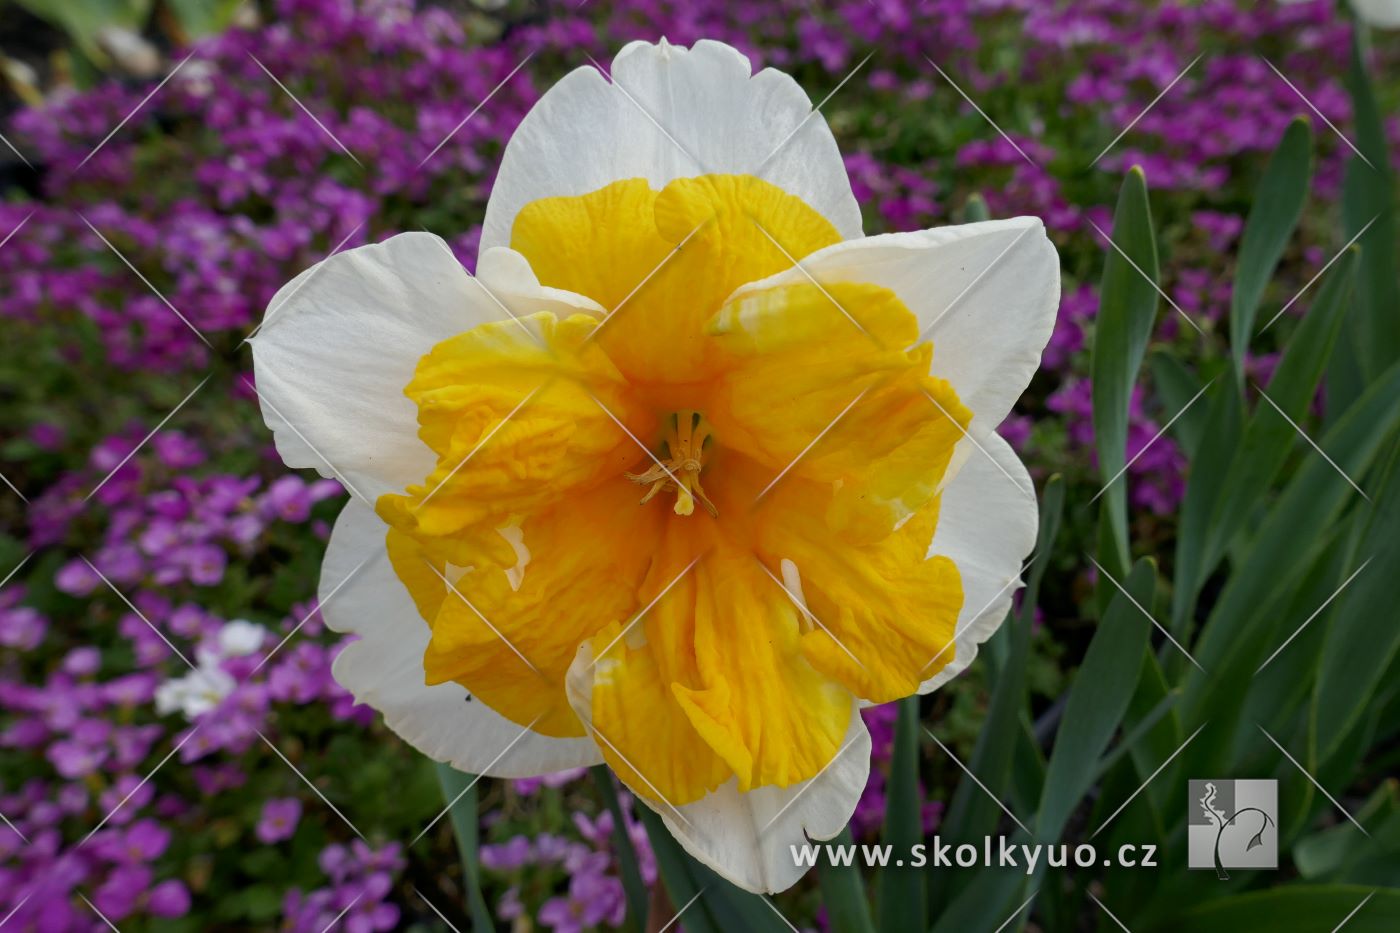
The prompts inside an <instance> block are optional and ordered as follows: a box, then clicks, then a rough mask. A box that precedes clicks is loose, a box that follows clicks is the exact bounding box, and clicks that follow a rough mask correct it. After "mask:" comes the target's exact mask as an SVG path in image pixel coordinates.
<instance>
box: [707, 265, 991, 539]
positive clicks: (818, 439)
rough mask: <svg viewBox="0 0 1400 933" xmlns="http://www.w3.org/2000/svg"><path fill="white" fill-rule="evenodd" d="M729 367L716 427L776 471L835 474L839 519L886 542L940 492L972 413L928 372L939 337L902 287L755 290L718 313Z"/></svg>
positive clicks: (714, 411)
mask: <svg viewBox="0 0 1400 933" xmlns="http://www.w3.org/2000/svg"><path fill="white" fill-rule="evenodd" d="M707 331H708V333H709V334H710V335H711V336H712V337H713V338H714V342H715V343H716V344H717V345H718V346H719V347H720V348H721V349H722V353H723V356H722V359H721V365H722V366H723V368H724V371H725V375H724V377H723V379H722V380H720V382H719V388H718V389H717V391H716V393H715V395H714V397H713V398H714V404H713V405H712V407H711V408H710V409H709V410H708V411H707V412H706V417H707V418H709V420H710V422H711V424H713V425H714V429H715V433H716V434H717V436H720V437H722V438H724V440H725V443H726V444H728V445H730V446H734V447H738V448H740V449H742V450H743V451H744V452H745V453H747V454H748V455H750V456H752V457H753V458H754V459H755V460H757V461H759V462H760V463H763V464H764V465H766V466H767V467H768V468H769V469H770V470H771V471H772V478H774V479H776V478H777V476H778V475H779V474H781V473H783V472H784V471H789V470H790V472H791V473H792V474H793V475H794V476H798V477H805V478H807V479H811V480H814V481H817V482H821V483H826V484H830V485H831V486H832V487H833V488H834V489H835V490H836V494H835V496H834V497H832V499H831V501H830V502H829V503H828V504H827V515H828V521H829V523H830V525H831V527H832V530H834V531H837V532H839V533H841V534H842V535H843V536H844V537H845V538H846V539H848V540H850V541H853V542H861V543H869V542H874V541H879V540H882V539H883V538H885V537H886V536H887V535H889V534H890V532H892V531H893V530H894V529H895V528H897V527H898V526H899V525H900V523H902V522H904V521H906V520H908V518H909V516H911V515H913V514H914V513H915V512H917V511H918V510H919V509H920V508H922V507H923V506H924V505H925V504H926V503H927V502H928V501H929V500H930V499H931V498H932V497H933V495H934V494H935V493H936V492H937V490H938V485H939V483H940V481H941V480H942V477H943V474H944V471H945V470H946V469H947V467H948V464H949V462H950V461H951V458H952V454H953V448H954V446H955V445H956V444H957V442H958V440H959V439H961V437H962V430H963V428H964V427H965V426H966V425H967V423H968V422H969V421H970V420H971V418H972V414H971V412H969V411H968V410H967V409H966V408H965V407H964V406H963V405H962V404H961V403H960V402H959V401H958V399H957V396H956V394H955V393H954V392H953V389H952V387H951V386H949V385H948V384H947V383H946V382H944V381H943V380H940V379H935V378H933V377H931V376H929V375H928V372H929V366H930V362H931V359H932V354H933V348H932V346H931V345H929V344H927V343H922V344H916V343H915V341H916V339H917V337H918V323H917V321H916V320H915V318H914V315H913V314H912V313H911V312H910V311H909V309H908V308H906V307H905V306H904V304H903V303H902V302H900V300H899V299H898V297H896V296H895V294H894V293H893V292H891V291H889V290H888V289H885V288H881V287H879V286H875V285H864V284H848V283H836V284H832V285H829V286H820V285H817V284H814V283H806V284H800V285H788V286H781V287H777V288H770V289H762V290H758V291H752V292H748V293H746V294H744V295H741V296H739V297H738V298H736V299H735V300H734V301H731V302H730V303H729V304H727V305H726V306H725V307H724V308H723V310H721V311H720V312H719V313H718V314H716V315H715V316H714V317H713V318H712V319H711V320H710V321H709V323H708V327H707Z"/></svg>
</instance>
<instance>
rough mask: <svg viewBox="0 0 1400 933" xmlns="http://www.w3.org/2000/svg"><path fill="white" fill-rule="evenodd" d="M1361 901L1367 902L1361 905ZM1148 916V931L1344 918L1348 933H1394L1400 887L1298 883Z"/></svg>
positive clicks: (1200, 931)
mask: <svg viewBox="0 0 1400 933" xmlns="http://www.w3.org/2000/svg"><path fill="white" fill-rule="evenodd" d="M1368 897H1369V898H1370V899H1369V900H1367V898H1368ZM1362 901H1366V903H1365V905H1364V906H1361V902H1362ZM1358 907H1360V909H1359V910H1358V909H1357V908H1358ZM1353 910H1355V911H1356V913H1355V914H1352V911H1353ZM1348 915H1350V919H1349V920H1348V919H1347V917H1348ZM1152 920H1153V921H1154V922H1153V926H1152V927H1151V929H1157V930H1190V931H1191V933H1238V931H1239V930H1333V929H1336V928H1337V927H1338V925H1339V924H1341V923H1342V921H1343V920H1346V926H1345V927H1344V929H1345V930H1346V933H1393V931H1395V930H1397V929H1400V891H1396V890H1393V889H1389V888H1380V889H1378V888H1366V887H1361V886H1359V885H1358V886H1351V885H1307V884H1296V885H1291V886H1288V887H1281V888H1272V889H1270V890H1267V891H1254V892H1251V893H1249V894H1238V895H1235V896H1233V897H1226V898H1220V899H1219V900H1210V901H1206V902H1205V903H1204V904H1200V905H1198V906H1194V907H1188V908H1187V909H1186V910H1184V911H1182V912H1180V913H1176V914H1171V913H1162V914H1158V915H1157V916H1155V917H1153V918H1152Z"/></svg>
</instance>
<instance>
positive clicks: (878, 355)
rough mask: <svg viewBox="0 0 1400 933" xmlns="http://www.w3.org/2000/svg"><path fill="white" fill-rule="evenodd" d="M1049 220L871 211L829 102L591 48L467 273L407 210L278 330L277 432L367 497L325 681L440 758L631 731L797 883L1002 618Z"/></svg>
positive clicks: (699, 829)
mask: <svg viewBox="0 0 1400 933" xmlns="http://www.w3.org/2000/svg"><path fill="white" fill-rule="evenodd" d="M1058 295H1059V273H1058V262H1057V258H1056V254H1055V250H1054V248H1053V247H1052V246H1051V244H1050V242H1049V241H1048V239H1047V238H1046V236H1045V233H1044V229H1043V226H1042V224H1041V223H1040V221H1039V220H1036V219H1034V218H1017V219H1013V220H1000V221H992V222H986V223H975V224H969V225H966V226H959V227H945V228H941V229H936V230H924V231H919V232H915V233H897V234H889V235H883V236H874V237H868V238H863V236H862V233H861V219H860V212H859V209H858V208H857V205H856V201H855V198H854V197H853V196H852V193H851V187H850V183H849V180H848V178H847V176H846V172H845V168H844V165H843V163H842V160H841V156H840V154H839V153H838V151H837V148H836V143H835V140H834V139H833V137H832V134H831V132H830V130H829V129H828V127H827V125H826V123H825V121H824V120H823V118H822V116H821V115H820V114H819V113H817V112H814V111H813V109H812V106H811V104H810V102H809V100H808V98H807V97H806V95H805V94H804V93H803V91H802V90H801V89H800V88H799V87H798V85H797V84H796V83H795V82H794V81H793V80H792V79H791V78H790V77H789V76H787V75H785V74H783V73H781V72H778V71H774V70H772V69H766V70H763V71H761V72H759V73H758V74H753V73H752V71H751V68H750V64H749V62H748V60H747V59H746V58H744V56H743V55H741V54H740V53H739V52H737V51H736V50H734V49H733V48H730V47H729V46H726V45H722V44H719V43H715V42H700V43H698V44H696V45H695V46H694V47H693V48H690V49H685V48H679V47H676V46H672V45H668V44H667V43H665V42H662V43H660V44H656V45H653V44H648V43H641V42H638V43H633V44H631V45H628V46H627V47H626V48H624V49H623V50H622V51H621V52H620V53H619V54H618V55H617V57H616V58H615V59H614V61H613V63H612V69H611V75H610V76H605V75H603V74H601V73H600V72H599V71H598V70H595V69H593V68H581V69H579V70H576V71H574V72H572V73H571V74H569V75H567V76H566V77H565V78H564V79H563V80H561V81H560V82H559V83H558V84H557V85H556V86H555V87H554V88H552V89H551V90H550V91H549V92H548V93H546V94H545V95H544V96H543V98H542V99H541V100H540V101H539V103H538V104H536V105H535V107H534V108H533V109H532V110H531V111H530V113H529V114H528V115H527V116H526V117H525V119H524V120H523V121H522V123H521V125H520V127H519V129H518V130H517V131H516V133H515V135H514V137H513V138H512V140H511V141H510V144H509V145H508V146H507V148H506V151H505V153H504V156H503V158H502V162H501V166H500V172H499V175H498V177H497V180H496V182H495V187H494V189H493V191H492V194H491V198H490V202H489V204H488V205H487V210H486V217H485V221H484V228H483V231H482V236H481V251H480V256H479V259H478V263H477V269H476V275H475V276H472V275H469V274H468V273H467V272H466V271H465V270H464V269H463V268H462V267H461V265H459V264H458V263H457V261H456V260H454V258H453V256H452V254H451V252H450V251H449V250H448V248H447V246H446V244H445V243H443V241H441V240H440V239H438V238H437V237H435V236H432V235H429V234H427V233H406V234H403V235H400V236H396V237H393V238H391V239H389V240H387V241H385V242H383V243H380V244H377V245H373V246H365V247H361V248H359V249H353V250H350V251H347V252H343V253H341V254H339V255H336V256H333V257H332V258H330V259H327V260H326V261H324V262H322V263H320V264H319V265H317V266H315V267H313V268H311V269H309V270H307V271H306V272H304V273H302V275H300V276H299V277H297V278H296V279H294V280H293V281H292V282H290V283H289V284H288V285H287V286H286V287H285V288H283V289H282V291H280V292H279V293H278V294H277V296H276V297H274V298H273V300H272V303H271V306H270V310H269V312H268V315H267V317H266V319H265V324H264V326H263V328H262V330H261V333H260V334H259V336H258V337H257V339H256V340H255V342H254V359H255V365H256V375H257V387H258V391H259V394H260V396H261V398H262V402H263V414H264V417H265V418H266V420H267V423H268V425H269V426H270V427H271V429H272V431H273V433H274V436H275V439H276V443H277V448H278V450H279V451H280V453H281V455H282V458H283V459H284V460H285V461H286V462H287V464H288V465H290V466H293V467H314V468H316V469H318V470H320V471H321V472H323V473H325V474H326V475H334V476H337V477H339V478H340V479H341V480H342V481H343V482H344V483H345V484H346V485H347V486H348V487H349V488H350V489H351V490H352V492H354V493H355V494H356V498H355V499H354V500H353V501H351V502H350V504H348V505H347V506H346V508H345V511H344V513H343V514H342V515H341V517H340V519H339V520H338V522H337V523H336V526H335V530H334V532H333V533H332V535H331V540H330V544H329V547H328V550H327V553H326V558H325V564H324V568H323V579H322V588H321V598H322V601H323V603H324V613H325V615H326V618H327V620H328V623H329V625H330V626H331V627H332V628H333V629H336V630H338V631H342V632H351V633H354V634H355V635H358V636H359V639H358V640H357V641H356V642H354V643H353V644H351V645H350V646H349V647H348V648H347V649H346V650H345V651H344V652H343V653H342V654H341V655H340V656H339V658H338V659H337V661H336V664H335V675H336V677H337V679H338V680H339V681H340V683H342V684H343V685H344V686H345V687H346V688H347V689H349V690H351V691H352V692H353V693H354V694H355V696H356V697H357V698H358V699H359V700H360V701H361V702H364V703H368V704H370V705H372V706H374V707H375V708H377V709H378V710H380V711H381V712H382V713H383V715H384V719H385V721H386V722H387V723H388V725H389V727H390V728H392V729H393V730H395V731H396V732H397V733H398V734H399V735H401V736H402V737H403V738H405V739H406V740H407V741H409V742H410V743H412V744H413V745H414V746H416V747H417V748H419V749H420V750H422V751H423V752H424V753H425V754H427V755H428V756H430V757H432V758H435V759H438V760H440V761H446V762H450V763H451V764H453V765H454V766H456V767H457V768H460V769H462V770H464V771H468V772H476V773H483V774H488V775H495V776H502V777H521V776H527V775H535V774H540V773H544V772H551V771H557V770H561V769H565V768H575V767H580V766H585V765H594V764H597V763H599V762H606V763H607V764H608V765H609V766H611V768H612V769H613V770H614V771H615V772H616V773H617V775H618V777H619V778H620V779H621V780H622V781H623V782H624V783H625V784H626V785H627V787H629V788H630V789H631V790H632V792H633V793H635V794H636V795H637V797H638V798H640V799H641V800H642V801H643V802H645V804H646V805H648V806H650V807H652V808H653V809H654V810H656V811H657V813H659V814H660V816H661V817H662V818H663V819H664V821H665V824H666V825H667V826H668V827H669V828H670V830H671V831H672V832H673V833H674V834H675V835H676V837H677V838H678V839H679V840H680V841H681V842H682V843H683V844H684V846H685V847H686V849H687V850H688V851H690V852H691V853H692V854H693V855H694V856H695V857H696V858H698V859H699V860H701V861H702V862H704V863H705V864H707V865H709V866H711V867H712V868H714V869H715V870H716V871H718V872H719V873H720V874H721V875H723V876H724V877H726V878H728V879H730V880H732V881H733V882H735V883H736V884H738V885H740V886H742V887H744V888H747V889H749V890H754V891H776V890H782V889H783V888H786V887H788V886H789V885H791V884H792V883H793V882H794V881H795V880H796V879H797V878H798V877H799V876H800V874H801V871H802V870H801V868H799V867H798V866H797V865H796V864H795V862H794V859H793V857H792V854H791V851H790V849H789V846H790V845H792V844H799V843H802V842H804V841H805V840H806V838H807V837H811V838H814V839H825V838H830V837H831V836H833V835H835V834H836V833H838V832H839V831H840V830H841V828H842V827H843V826H844V825H845V824H846V822H847V820H848V819H849V817H850V815H851V813H852V810H853V809H854V807H855V803H856V800H857V798H858V796H859V795H860V793H861V790H862V788H863V787H864V785H865V783H866V778H867V775H868V772H869V750H870V740H869V736H868V735H867V733H866V731H865V728H864V726H863V725H862V722H861V718H860V716H859V710H860V709H861V707H862V706H863V705H868V704H872V703H884V702H887V701H890V700H894V699H897V698H900V697H904V696H907V695H910V694H913V693H916V692H918V693H923V692H927V691H930V690H933V689H935V688H936V687H938V686H939V685H940V684H942V683H944V682H946V681H947V680H948V679H949V678H951V677H953V676H955V675H956V674H957V673H958V672H959V671H961V670H963V669H964V668H966V667H967V665H968V664H969V663H970V662H971V661H972V658H973V656H974V655H975V654H976V652H977V646H978V644H979V643H980V642H982V641H984V640H985V639H986V638H987V637H988V636H989V635H990V634H991V633H992V632H993V631H994V630H995V629H996V627H997V626H998V624H999V623H1000V621H1001V620H1002V618H1003V617H1004V616H1005V614H1006V611H1007V608H1008V605H1009V603H1010V600H1011V597H1012V592H1013V590H1014V589H1015V588H1016V586H1017V585H1018V584H1019V574H1020V569H1021V562H1022V560H1023V559H1024V558H1025V557H1026V555H1027V554H1028V553H1029V551H1030V549H1031V547H1032V544H1033V542H1034V537H1035V530H1036V506H1035V497H1034V490H1033V487H1032V485H1031V483H1030V480H1029V478H1028V476H1027V475H1026V472H1025V469H1024V468H1023V467H1022V465H1021V464H1020V462H1019V461H1018V459H1017V458H1016V456H1015V455H1014V454H1013V453H1012V451H1011V450H1010V448H1009V447H1008V446H1007V444H1006V443H1005V442H1004V441H1002V440H1001V439H1000V438H999V437H998V436H997V434H996V433H995V432H994V428H995V427H996V425H997V424H998V422H1000V421H1001V420H1002V419H1003V418H1004V417H1005V416H1006V414H1007V412H1008V411H1009V410H1010V408H1011V405H1012V403H1013V402H1014V401H1015V400H1016V398H1017V396H1019V395H1020V393H1021V392H1022V390H1023V389H1024V388H1025V387H1026V384H1027V383H1028V382H1029V380H1030V378H1031V375H1032V373H1033V372H1034V370H1035V368H1036V366H1037V364H1038V361H1039V357H1040V352H1041V349H1042V348H1043V347H1044V345H1045V343H1046V341H1047V339H1048V337H1049V334H1050V330H1051V325H1052V322H1053V318H1054V313H1055V308H1056V306H1057V303H1058Z"/></svg>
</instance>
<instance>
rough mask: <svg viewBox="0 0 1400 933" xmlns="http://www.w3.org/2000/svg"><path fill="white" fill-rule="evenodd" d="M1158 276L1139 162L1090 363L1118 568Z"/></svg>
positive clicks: (1118, 224) (1109, 265)
mask: <svg viewBox="0 0 1400 933" xmlns="http://www.w3.org/2000/svg"><path fill="white" fill-rule="evenodd" d="M1115 245H1116V248H1115ZM1120 251H1121V252H1120ZM1156 282H1157V241H1156V236H1155V234H1154V233H1153V231H1152V210H1151V207H1150V206H1149V205H1148V202H1147V181H1146V179H1145V178H1144V176H1143V173H1142V169H1140V168H1137V167H1134V168H1133V169H1132V170H1131V171H1129V172H1128V174H1127V177H1125V178H1124V179H1123V187H1122V189H1121V190H1120V191H1119V194H1118V207H1117V210H1116V211H1115V212H1114V215H1113V243H1111V244H1110V245H1109V246H1108V247H1107V254H1106V258H1105V260H1104V269H1103V280H1102V284H1101V287H1100V301H1099V315H1098V323H1097V324H1096V326H1095V331H1094V349H1093V360H1092V364H1091V365H1092V370H1093V405H1094V438H1095V443H1096V447H1097V451H1098V455H1099V473H1100V475H1101V476H1102V478H1103V481H1104V483H1105V484H1107V483H1109V482H1110V481H1111V482H1112V485H1111V486H1110V488H1109V489H1108V491H1107V492H1106V493H1104V508H1105V509H1106V512H1107V516H1108V517H1107V522H1108V526H1107V533H1108V535H1109V537H1110V539H1111V547H1109V548H1108V549H1107V550H1101V551H1100V559H1101V560H1103V561H1104V562H1105V564H1106V566H1107V567H1108V569H1109V570H1110V571H1112V572H1113V573H1115V574H1119V575H1121V574H1123V573H1125V572H1126V571H1127V567H1128V495H1127V485H1126V483H1125V481H1124V479H1123V477H1121V476H1119V475H1118V474H1119V473H1120V471H1121V470H1122V469H1123V466H1124V463H1125V462H1126V458H1127V444H1128V401H1129V398H1130V396H1131V395H1132V391H1133V383H1134V382H1135V381H1136V380H1137V374H1138V368H1139V367H1140V366H1141V365H1142V357H1143V354H1144V353H1145V352H1146V350H1147V340H1148V337H1150V336H1151V334H1152V322H1153V319H1154V317H1155V316H1156V314H1157V289H1156Z"/></svg>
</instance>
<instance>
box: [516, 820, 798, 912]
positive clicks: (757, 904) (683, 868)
mask: <svg viewBox="0 0 1400 933" xmlns="http://www.w3.org/2000/svg"><path fill="white" fill-rule="evenodd" d="M638 816H639V817H641V820H642V825H643V826H645V827H646V831H647V838H648V839H650V840H651V848H652V852H653V853H654V854H655V856H656V867H657V870H658V871H659V872H660V873H661V878H662V880H663V881H664V882H665V884H666V891H667V893H668V894H670V896H671V903H672V905H673V906H674V907H675V908H676V909H677V910H681V909H685V919H684V921H683V925H684V926H685V929H686V930H687V931H694V933H732V931H735V930H744V931H749V930H752V931H754V933H789V930H790V928H789V926H788V924H787V921H786V920H784V919H783V918H782V917H781V916H780V915H779V914H778V913H776V912H775V910H776V909H775V908H774V907H773V906H772V905H771V904H770V903H768V902H767V901H766V900H765V899H764V898H761V897H759V896H758V895H756V894H750V893H749V892H747V891H741V890H740V889H739V888H736V887H735V886H734V885H732V884H730V883H729V882H728V881H725V880H724V879H723V878H721V877H720V876H719V875H717V874H715V873H714V872H713V871H711V870H710V869H708V868H706V867H705V866H704V865H701V864H700V863H699V862H697V861H696V860H695V859H693V858H691V857H690V855H688V854H687V853H686V851H685V849H683V848H681V844H680V843H679V842H677V841H676V838H675V837H674V836H672V835H671V831H670V830H668V829H667V828H666V824H665V823H663V822H662V821H661V817H659V816H657V815H656V813H655V812H654V811H653V810H652V809H651V808H650V807H647V806H643V807H640V808H639V812H638ZM697 895H698V896H697ZM692 900H694V903H693V904H691V901H692ZM687 904H691V906H690V907H689V908H686V907H685V905H687ZM488 929H489V928H488Z"/></svg>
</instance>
